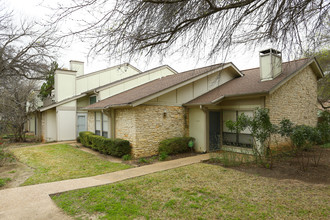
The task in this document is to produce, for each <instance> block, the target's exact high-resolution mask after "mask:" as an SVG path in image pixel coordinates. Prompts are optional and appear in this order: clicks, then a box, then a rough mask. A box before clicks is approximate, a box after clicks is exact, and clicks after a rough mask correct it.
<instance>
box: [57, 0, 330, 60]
mask: <svg viewBox="0 0 330 220" xmlns="http://www.w3.org/2000/svg"><path fill="white" fill-rule="evenodd" d="M329 9H330V2H329V1H328V0H326V1H324V0H279V1H274V0H226V1H225V0H223V1H220V0H116V1H106V0H80V1H79V0H72V1H71V4H70V5H63V4H62V5H59V6H58V8H57V16H56V19H55V22H61V21H63V20H65V19H66V18H70V19H71V18H73V17H74V16H75V15H76V14H78V13H82V12H83V13H84V14H83V16H79V19H77V20H78V21H79V22H80V25H79V26H78V27H79V28H78V29H73V30H71V33H70V34H78V35H80V36H81V38H82V39H83V40H84V41H87V40H92V42H93V43H92V47H91V52H93V53H96V54H97V53H107V54H108V55H109V56H111V57H114V56H115V57H117V56H121V55H124V54H126V55H127V54H128V55H130V56H134V55H135V56H141V55H147V56H149V57H150V56H152V55H153V54H167V53H169V52H171V51H172V52H173V51H178V50H181V51H186V52H188V53H190V54H191V53H196V52H201V51H204V52H205V54H206V55H208V56H209V57H214V56H217V55H219V54H221V53H222V52H223V51H224V50H228V48H230V47H231V46H234V45H239V44H247V45H256V44H261V43H265V42H272V44H273V45H274V46H277V47H278V48H279V49H283V48H288V47H289V48H291V49H294V50H295V51H296V50H297V49H300V50H301V51H302V49H303V48H306V47H309V48H310V47H311V46H313V47H316V46H318V44H319V43H320V42H321V41H319V40H318V36H321V35H322V33H323V32H329V26H326V25H325V24H326V20H327V19H328V18H329V17H328V15H329ZM87 17H88V19H84V18H87ZM321 43H322V42H321ZM323 43H326V42H323ZM316 44H317V45H316Z"/></svg>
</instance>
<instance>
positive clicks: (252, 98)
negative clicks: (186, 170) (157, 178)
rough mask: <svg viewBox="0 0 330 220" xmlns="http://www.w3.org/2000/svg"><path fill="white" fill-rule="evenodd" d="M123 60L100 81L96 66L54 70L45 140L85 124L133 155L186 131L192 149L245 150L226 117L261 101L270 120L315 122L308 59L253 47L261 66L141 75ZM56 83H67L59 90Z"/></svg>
mask: <svg viewBox="0 0 330 220" xmlns="http://www.w3.org/2000/svg"><path fill="white" fill-rule="evenodd" d="M127 66H128V69H129V71H130V72H131V74H130V75H129V76H127V77H126V78H124V77H123V78H120V79H116V81H111V80H110V81H107V82H104V83H103V84H102V85H101V84H100V82H102V81H100V80H99V78H98V77H96V75H98V76H99V77H101V72H96V73H92V74H87V75H83V76H76V75H75V74H78V73H79V68H77V72H72V71H63V70H61V71H58V72H57V77H55V81H57V83H55V101H56V102H55V103H54V104H52V105H50V106H47V107H43V108H41V109H40V111H41V112H42V133H43V136H44V138H45V140H47V141H48V140H70V139H74V138H75V137H76V136H77V134H78V132H79V131H83V130H88V131H92V132H95V133H96V134H98V135H103V136H106V137H112V138H123V139H127V140H129V141H130V142H131V144H132V147H133V148H132V149H133V150H132V154H133V156H134V157H144V156H150V155H154V154H157V150H158V144H159V142H160V141H161V140H163V139H165V138H171V137H175V136H184V135H189V136H192V137H194V138H196V144H195V149H196V151H198V152H209V151H215V150H219V149H227V150H232V151H240V152H251V147H252V145H251V144H252V139H251V135H250V134H249V132H248V130H245V131H243V132H241V133H240V134H236V133H233V132H231V131H229V130H228V129H227V128H226V127H225V126H224V122H225V121H226V120H229V119H232V120H235V119H236V118H237V116H238V115H239V114H241V113H245V114H247V115H253V111H254V110H255V109H256V108H257V107H266V108H269V110H270V112H269V114H270V118H271V121H272V122H273V123H279V122H280V120H281V119H282V118H288V119H290V120H291V121H293V122H294V123H297V124H307V125H313V126H314V125H316V122H317V79H319V78H321V77H322V76H323V73H322V71H321V69H320V68H319V65H318V63H317V61H316V60H315V59H311V60H309V59H301V60H296V61H291V62H286V63H282V59H281V53H280V52H278V51H276V50H274V49H268V50H264V51H261V52H260V68H254V69H249V70H244V71H240V70H238V69H237V68H236V67H235V65H234V64H233V63H223V64H217V65H212V66H208V67H203V68H198V69H195V70H190V71H186V72H182V73H178V74H177V73H176V72H175V71H174V70H172V69H171V68H169V67H168V66H163V67H159V68H156V69H153V70H150V71H147V72H144V73H140V72H139V71H137V70H136V69H135V68H133V67H131V66H130V65H127ZM80 68H81V66H80ZM72 69H75V68H72ZM115 69H116V68H115ZM117 69H118V68H117ZM108 71H109V70H108ZM113 71H115V70H113ZM102 73H103V72H102ZM112 74H114V73H112ZM80 75H82V74H80ZM104 75H107V74H104ZM84 78H87V79H86V80H85V81H84V84H83V83H82V81H83V80H82V79H84ZM71 79H72V81H70V80H71ZM61 80H64V81H61ZM63 84H64V85H65V86H66V87H68V89H67V90H65V91H61V89H60V90H58V89H59V88H62V87H61V85H63ZM86 84H87V85H86ZM90 84H92V85H90ZM89 85H90V86H89ZM78 88H79V89H78ZM115 88H116V89H115ZM56 94H57V95H56ZM56 97H57V98H56ZM93 97H95V98H93Z"/></svg>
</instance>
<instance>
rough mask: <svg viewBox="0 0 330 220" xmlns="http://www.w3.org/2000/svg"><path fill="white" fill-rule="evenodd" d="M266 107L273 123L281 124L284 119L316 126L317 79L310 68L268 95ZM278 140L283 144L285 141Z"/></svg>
mask: <svg viewBox="0 0 330 220" xmlns="http://www.w3.org/2000/svg"><path fill="white" fill-rule="evenodd" d="M265 106H266V108H268V109H269V116H270V119H271V122H272V123H274V124H279V123H280V121H281V120H282V119H283V118H286V119H290V120H291V121H292V122H293V123H295V124H300V125H301V124H305V125H310V126H316V123H317V108H316V106H317V78H316V76H315V74H314V73H313V71H312V69H311V68H310V67H307V68H305V69H304V70H302V71H301V72H300V73H298V74H297V75H296V76H294V77H293V78H292V79H290V80H289V81H288V82H287V83H285V84H284V85H282V86H281V87H280V88H278V89H277V90H276V91H275V92H274V93H273V94H271V95H268V96H267V97H266V100H265ZM276 139H277V140H278V141H279V142H283V141H284V139H282V138H279V137H278V136H277V137H276Z"/></svg>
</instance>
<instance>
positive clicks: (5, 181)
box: [0, 178, 11, 187]
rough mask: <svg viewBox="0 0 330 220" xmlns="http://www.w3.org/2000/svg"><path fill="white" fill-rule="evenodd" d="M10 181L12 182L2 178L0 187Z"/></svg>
mask: <svg viewBox="0 0 330 220" xmlns="http://www.w3.org/2000/svg"><path fill="white" fill-rule="evenodd" d="M9 181H11V179H10V178H0V187H2V186H4V185H6V183H7V182H9Z"/></svg>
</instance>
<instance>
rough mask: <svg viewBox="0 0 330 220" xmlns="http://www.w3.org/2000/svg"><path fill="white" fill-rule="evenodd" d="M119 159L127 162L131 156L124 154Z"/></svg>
mask: <svg viewBox="0 0 330 220" xmlns="http://www.w3.org/2000/svg"><path fill="white" fill-rule="evenodd" d="M121 159H123V160H125V161H127V160H131V159H132V156H131V155H130V154H125V155H124V156H122V157H121Z"/></svg>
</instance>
